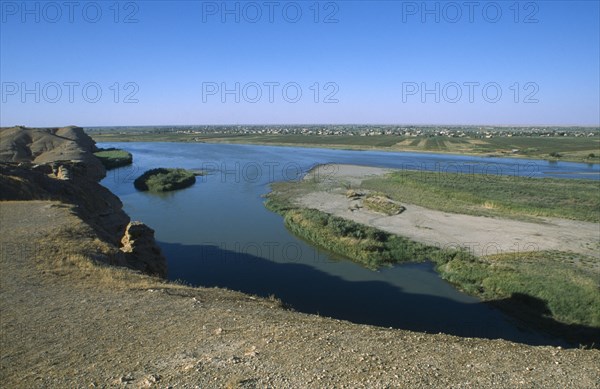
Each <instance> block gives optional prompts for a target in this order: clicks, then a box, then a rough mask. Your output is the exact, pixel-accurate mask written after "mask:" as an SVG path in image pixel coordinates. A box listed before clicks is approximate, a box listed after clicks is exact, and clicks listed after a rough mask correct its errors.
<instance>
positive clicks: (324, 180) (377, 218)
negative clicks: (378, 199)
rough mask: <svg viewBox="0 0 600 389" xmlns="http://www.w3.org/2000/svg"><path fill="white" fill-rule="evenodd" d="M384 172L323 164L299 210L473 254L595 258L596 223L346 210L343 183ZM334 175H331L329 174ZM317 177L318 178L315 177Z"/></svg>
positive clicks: (416, 210) (417, 210)
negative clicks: (528, 253)
mask: <svg viewBox="0 0 600 389" xmlns="http://www.w3.org/2000/svg"><path fill="white" fill-rule="evenodd" d="M391 171H392V170H390V169H383V168H374V167H364V166H352V165H329V166H328V167H327V168H324V169H322V170H319V169H315V170H313V172H311V174H309V175H308V176H307V177H306V179H307V180H310V179H315V178H316V181H318V182H320V183H321V184H320V185H318V186H317V187H316V188H317V189H316V190H314V191H312V192H310V193H307V194H305V195H303V196H302V197H301V198H299V199H297V202H298V204H299V205H301V206H303V207H309V208H316V209H318V210H320V211H324V212H328V213H332V214H334V215H337V216H341V217H344V218H347V219H350V220H353V221H355V222H358V223H362V224H366V225H370V226H373V227H377V228H379V229H382V230H385V231H388V232H391V233H394V234H398V235H401V236H405V237H407V238H410V239H412V240H415V241H418V242H422V243H427V244H431V245H436V246H440V247H457V246H460V247H465V248H467V249H469V250H471V251H472V253H473V254H475V255H478V256H480V255H489V254H497V253H507V252H523V251H537V250H561V251H572V252H576V253H581V254H585V255H590V256H594V257H596V258H600V245H599V243H598V242H600V225H599V224H597V223H589V222H581V221H573V220H565V219H558V218H543V219H541V220H542V221H543V222H541V223H533V222H524V221H517V220H510V219H501V218H492V217H482V216H470V215H460V214H455V213H448V212H442V211H436V210H431V209H427V208H423V207H420V206H417V205H412V204H403V205H405V206H406V210H405V211H404V212H403V213H402V214H400V215H395V216H385V215H383V214H379V213H376V212H373V211H370V210H368V209H366V208H360V209H357V210H350V206H351V205H352V204H353V203H355V201H353V200H350V199H348V198H346V195H345V192H346V190H345V189H344V188H343V184H344V183H351V184H352V186H354V187H356V186H359V185H360V183H361V182H362V181H363V180H364V179H366V178H369V177H373V176H378V175H383V174H386V173H388V172H391ZM334 172H335V173H334ZM315 176H318V177H315Z"/></svg>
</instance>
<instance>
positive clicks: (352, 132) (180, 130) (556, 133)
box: [86, 125, 600, 139]
mask: <svg viewBox="0 0 600 389" xmlns="http://www.w3.org/2000/svg"><path fill="white" fill-rule="evenodd" d="M86 131H87V132H89V133H90V134H108V133H111V134H119V133H121V134H131V133H140V134H141V133H154V134H156V133H175V134H188V135H193V134H198V135H307V136H309V135H312V136H314V135H326V136H382V135H389V136H402V137H427V136H432V137H433V136H442V137H448V138H463V137H469V138H487V139H489V138H494V137H512V136H531V137H595V136H599V135H600V127H481V126H467V127H465V126H398V125H293V126H292V125H232V126H223V125H204V126H140V127H87V128H86Z"/></svg>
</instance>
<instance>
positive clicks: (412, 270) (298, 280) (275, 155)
mask: <svg viewBox="0 0 600 389" xmlns="http://www.w3.org/2000/svg"><path fill="white" fill-rule="evenodd" d="M98 146H99V147H116V148H121V149H125V150H127V151H129V152H131V153H132V154H133V158H134V164H133V165H132V166H129V167H124V168H120V169H116V170H113V171H110V172H109V173H108V175H107V177H106V178H105V179H104V180H103V181H102V184H103V185H104V186H106V187H108V188H109V189H110V190H111V191H112V192H113V193H115V194H116V195H117V196H119V197H120V199H121V200H122V201H123V204H124V209H125V211H126V212H127V213H128V214H129V215H130V216H131V218H132V220H140V221H143V222H144V223H146V224H148V225H149V226H151V227H152V228H154V229H155V230H156V233H155V236H156V239H157V241H158V243H159V245H160V246H161V248H162V250H163V252H164V254H165V256H166V257H167V259H168V266H169V275H168V277H169V279H172V280H176V279H180V280H183V281H186V282H187V283H190V284H193V285H200V286H207V287H212V286H216V287H223V288H228V289H233V290H239V291H242V292H245V293H250V294H256V295H260V296H270V295H274V296H276V297H278V298H280V299H281V300H282V301H283V302H285V303H286V304H288V305H290V306H291V307H292V308H293V309H295V310H298V311H301V312H307V313H318V314H320V315H323V316H331V317H335V318H338V319H344V320H350V321H352V322H356V323H365V324H374V325H379V326H385V327H394V328H403V329H410V330H416V331H422V332H429V333H438V332H443V333H448V334H453V335H459V336H469V337H484V338H492V339H494V338H504V339H509V340H513V341H517V342H523V343H528V344H552V345H562V344H563V342H562V341H560V340H558V339H552V338H549V337H546V336H544V335H542V334H539V333H535V332H532V331H529V330H525V329H522V328H520V327H519V325H518V324H517V323H516V322H515V321H513V320H511V319H510V318H508V317H506V316H505V315H504V314H503V313H501V312H500V311H498V310H497V309H494V308H492V307H490V306H489V305H487V304H483V303H481V302H480V301H479V300H478V299H476V298H474V297H471V296H468V295H466V294H464V293H461V292H459V291H457V290H456V289H454V288H453V287H452V286H451V285H449V284H448V283H447V282H445V281H444V280H442V279H441V278H440V277H439V276H438V275H437V273H436V272H435V271H434V269H433V266H432V264H430V263H420V264H403V265H398V266H394V267H390V268H385V269H381V270H380V271H377V272H375V271H371V270H368V269H365V268H363V267H361V266H359V265H356V264H354V263H352V262H350V261H348V260H345V259H344V258H340V257H336V256H335V255H332V254H330V253H327V252H324V251H322V250H319V249H317V248H315V247H313V246H311V245H310V244H308V243H306V242H304V241H302V240H301V239H299V238H297V237H295V236H293V235H292V234H290V233H289V232H288V231H287V230H286V229H285V227H284V225H283V220H282V217H281V216H279V215H277V214H275V213H272V212H270V211H268V210H267V209H266V208H265V207H264V206H263V201H264V199H263V198H262V197H261V195H263V194H265V193H268V192H269V184H270V183H271V182H274V181H281V180H297V179H300V178H301V177H302V175H303V174H305V173H306V172H307V171H308V170H309V169H310V168H311V167H313V166H314V165H316V164H324V163H345V164H358V165H367V166H379V167H389V168H399V169H411V170H412V169H416V170H432V171H436V172H438V173H439V174H445V173H448V172H451V173H461V174H486V175H488V176H489V177H490V179H493V176H494V175H497V174H501V175H519V176H527V177H561V178H586V179H595V180H597V179H599V178H600V170H599V166H598V165H588V164H577V163H564V162H558V163H549V162H545V161H532V160H518V159H501V158H483V157H470V156H452V155H444V154H429V153H427V154H425V153H392V152H375V151H349V150H331V149H317V148H296V147H276V146H255V145H228V144H204V143H142V142H140V143H101V144H99V145H98ZM155 167H182V168H187V169H198V170H205V171H208V172H209V174H208V175H207V176H204V177H198V180H197V182H196V184H195V185H194V186H192V187H190V188H187V189H184V190H181V191H176V192H171V193H167V194H161V195H157V194H150V193H143V192H138V191H137V190H135V189H134V187H133V180H134V179H135V178H136V177H137V176H139V175H140V174H142V173H143V172H144V171H146V170H147V169H151V168H155ZM322 174H335V171H333V170H329V171H328V170H326V169H325V170H323V171H322Z"/></svg>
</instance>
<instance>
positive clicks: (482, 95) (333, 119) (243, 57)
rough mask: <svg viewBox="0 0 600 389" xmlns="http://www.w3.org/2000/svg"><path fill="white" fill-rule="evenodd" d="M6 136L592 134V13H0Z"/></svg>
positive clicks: (21, 9) (503, 5)
mask: <svg viewBox="0 0 600 389" xmlns="http://www.w3.org/2000/svg"><path fill="white" fill-rule="evenodd" d="M0 4H1V15H0V17H1V34H0V35H1V37H0V42H1V59H0V79H1V83H2V101H1V117H0V119H1V120H0V121H1V123H0V124H1V125H2V126H12V125H16V124H23V125H27V126H64V125H70V124H75V125H81V126H103V125H153V124H154V125H169V124H330V123H331V124H349V123H353V124H455V125H460V124H489V125H593V126H598V125H600V108H599V107H600V63H599V61H600V26H599V21H600V11H599V8H600V7H599V2H598V1H534V2H528V1H521V2H515V1H495V2H494V1H471V2H468V1H457V2H434V1H430V2H422V1H417V2H411V1H331V2H329V1H321V2H315V1H256V2H246V1H243V2H235V1H230V2H222V1H216V2H212V1H208V2H206V1H180V2H177V1H169V2H166V1H165V2H163V1H129V2H127V1H124V2H114V1H106V2H104V1H72V2H64V1H62V0H61V1H55V2H35V1H32V2H25V3H24V2H22V1H4V0H3V1H1V2H0Z"/></svg>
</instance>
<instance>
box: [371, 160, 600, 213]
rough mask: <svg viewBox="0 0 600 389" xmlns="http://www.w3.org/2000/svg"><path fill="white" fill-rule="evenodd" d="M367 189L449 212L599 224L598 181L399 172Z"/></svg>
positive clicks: (373, 182)
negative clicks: (569, 220)
mask: <svg viewBox="0 0 600 389" xmlns="http://www.w3.org/2000/svg"><path fill="white" fill-rule="evenodd" d="M362 188H363V189H369V190H373V191H377V192H381V193H384V194H386V195H388V196H390V197H391V198H392V199H394V200H397V201H402V202H405V203H409V204H415V205H420V206H423V207H426V208H430V209H437V210H441V211H445V212H453V213H460V214H468V215H476V216H501V217H508V218H515V219H526V218H528V217H529V218H531V217H538V216H542V217H560V218H565V219H572V220H583V221H590V222H596V223H598V222H600V196H599V195H598V193H600V181H594V180H571V179H569V180H564V179H551V178H543V179H540V178H527V177H516V176H490V175H482V174H461V173H440V172H425V171H399V172H394V173H391V174H389V175H386V176H382V177H376V178H371V179H368V180H365V181H363V182H362Z"/></svg>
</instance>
